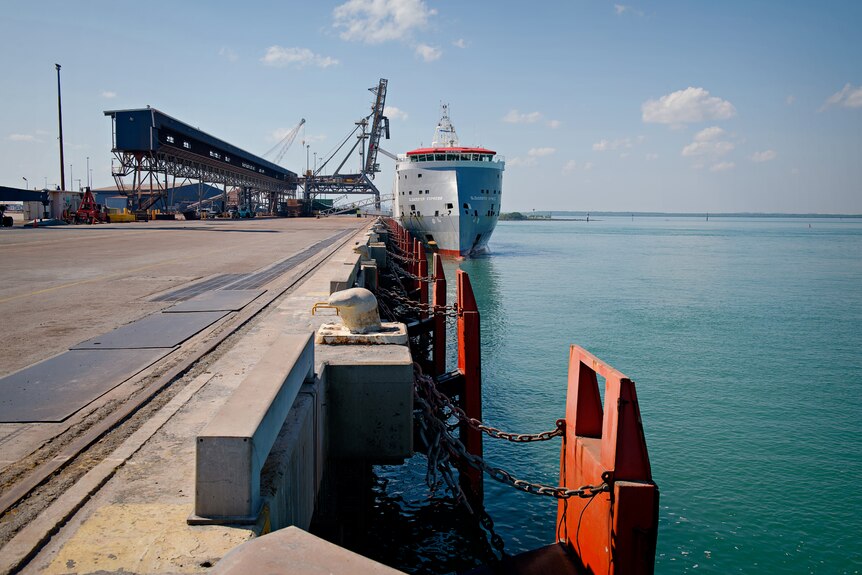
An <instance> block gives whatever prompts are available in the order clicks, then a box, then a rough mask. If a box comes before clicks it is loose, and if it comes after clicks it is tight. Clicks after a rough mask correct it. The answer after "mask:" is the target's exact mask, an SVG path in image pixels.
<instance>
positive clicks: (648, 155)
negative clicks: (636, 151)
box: [645, 153, 658, 160]
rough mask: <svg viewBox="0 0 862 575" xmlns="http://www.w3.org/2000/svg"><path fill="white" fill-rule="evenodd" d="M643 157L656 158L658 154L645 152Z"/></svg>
mask: <svg viewBox="0 0 862 575" xmlns="http://www.w3.org/2000/svg"><path fill="white" fill-rule="evenodd" d="M645 157H646V159H647V160H658V154H655V153H650V154H647V155H646V156H645Z"/></svg>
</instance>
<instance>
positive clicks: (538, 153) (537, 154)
mask: <svg viewBox="0 0 862 575" xmlns="http://www.w3.org/2000/svg"><path fill="white" fill-rule="evenodd" d="M556 151H557V149H556V148H530V151H529V152H527V155H528V156H531V157H533V158H541V157H542V156H550V155H551V154H553V153H554V152H556Z"/></svg>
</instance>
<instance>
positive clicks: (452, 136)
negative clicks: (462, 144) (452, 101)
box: [431, 104, 458, 148]
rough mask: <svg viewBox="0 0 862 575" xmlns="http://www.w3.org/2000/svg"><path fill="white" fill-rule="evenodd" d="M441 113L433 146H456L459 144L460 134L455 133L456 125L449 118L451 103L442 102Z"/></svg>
mask: <svg viewBox="0 0 862 575" xmlns="http://www.w3.org/2000/svg"><path fill="white" fill-rule="evenodd" d="M440 108H441V115H442V116H443V117H442V118H440V121H439V122H437V128H436V129H435V130H434V141H433V142H431V146H432V147H434V148H455V147H457V146H458V134H456V133H455V126H453V125H452V121H451V120H449V104H440Z"/></svg>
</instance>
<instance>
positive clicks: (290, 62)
mask: <svg viewBox="0 0 862 575" xmlns="http://www.w3.org/2000/svg"><path fill="white" fill-rule="evenodd" d="M260 61H261V62H263V63H264V64H266V65H267V66H273V67H276V68H284V67H285V66H295V67H297V68H302V67H303V66H307V65H309V64H310V65H313V66H318V67H320V68H328V67H330V66H334V65H336V64H338V60H336V59H335V58H330V57H329V56H321V55H320V54H315V53H314V52H312V51H311V50H309V49H308V48H285V47H283V46H270V47H269V48H267V50H266V54H264V55H263V58H261V59H260Z"/></svg>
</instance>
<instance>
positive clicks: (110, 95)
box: [99, 90, 117, 100]
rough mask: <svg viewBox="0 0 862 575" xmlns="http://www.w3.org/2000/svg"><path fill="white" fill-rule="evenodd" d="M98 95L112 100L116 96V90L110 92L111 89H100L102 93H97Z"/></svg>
mask: <svg viewBox="0 0 862 575" xmlns="http://www.w3.org/2000/svg"><path fill="white" fill-rule="evenodd" d="M99 95H100V96H102V97H103V98H105V99H106V100H113V99H114V98H116V97H117V93H116V92H112V91H110V90H104V91H102V93H101V94H99Z"/></svg>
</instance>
